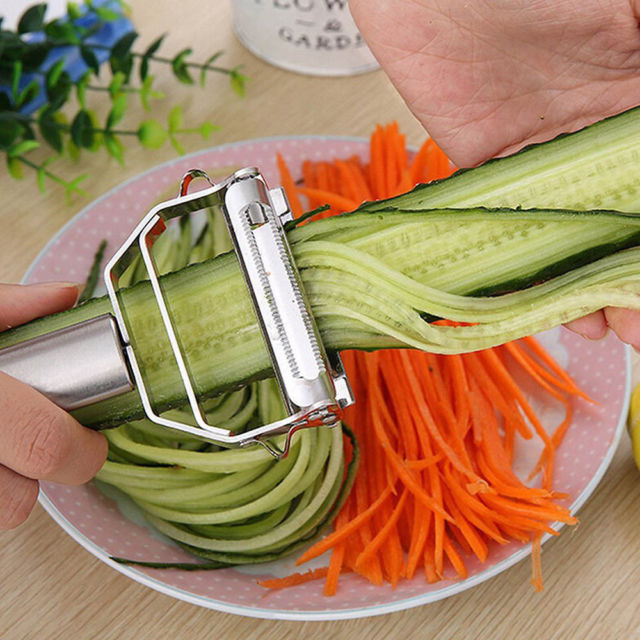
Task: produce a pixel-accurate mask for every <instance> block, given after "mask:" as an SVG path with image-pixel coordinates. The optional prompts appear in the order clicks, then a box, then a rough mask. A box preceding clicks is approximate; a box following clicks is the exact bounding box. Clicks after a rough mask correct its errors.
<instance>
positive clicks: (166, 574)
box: [25, 136, 630, 620]
mask: <svg viewBox="0 0 640 640" xmlns="http://www.w3.org/2000/svg"><path fill="white" fill-rule="evenodd" d="M277 151H280V152H281V153H282V154H283V155H284V157H285V158H286V159H287V161H288V163H289V166H290V167H291V168H292V170H293V171H299V168H300V167H301V164H302V160H303V159H306V158H312V159H328V158H334V157H347V156H350V155H353V154H359V155H361V156H362V157H365V156H366V155H367V153H368V144H367V142H366V141H364V140H359V139H353V138H327V137H310V136H309V137H290V138H289V137H288V138H277V139H275V138H274V139H262V140H254V141H248V142H241V143H235V144H229V145H224V146H220V147H216V148H213V149H209V150H206V151H201V152H198V153H195V154H192V155H190V156H185V157H181V158H178V159H176V160H174V161H171V162H169V163H167V164H164V165H162V166H159V167H157V168H155V169H152V170H150V171H148V172H146V173H144V174H143V175H141V176H138V177H136V178H134V179H132V180H129V181H128V182H126V183H124V184H122V185H121V186H119V187H117V188H115V189H113V190H112V191H110V192H109V193H107V194H106V195H104V196H102V197H101V198H99V199H98V200H96V201H95V202H94V203H92V204H90V205H89V206H88V207H86V208H85V209H84V210H83V211H81V212H80V213H79V214H78V215H77V216H76V217H75V218H73V220H71V222H69V224H67V225H66V226H65V227H64V228H63V229H62V230H61V231H60V232H59V233H58V234H57V235H56V236H55V237H54V238H53V239H52V240H51V241H50V242H49V243H48V244H47V246H46V247H45V248H44V249H43V251H42V252H41V254H40V255H39V257H38V258H37V259H36V261H35V262H34V264H33V265H32V266H31V268H30V269H29V271H28V273H27V275H26V276H25V281H28V282H38V281H44V280H72V281H83V280H84V278H85V277H86V274H87V271H88V269H89V266H90V264H91V261H92V258H93V256H94V253H95V250H96V248H97V246H98V244H99V242H100V240H102V239H103V238H106V239H107V241H108V243H109V246H108V249H107V254H108V255H107V256H105V257H106V258H107V257H109V255H111V254H112V253H113V252H114V251H115V250H116V249H117V247H118V246H119V245H120V243H121V242H122V241H123V240H124V239H125V238H126V236H127V235H128V234H129V233H130V231H131V230H132V229H133V227H134V226H135V224H136V223H137V222H138V220H139V219H140V218H141V217H142V216H143V215H144V214H145V213H146V212H147V211H148V210H149V209H150V208H151V207H152V206H153V205H154V204H156V203H157V202H159V201H161V200H164V199H167V198H168V197H173V196H174V194H176V193H177V186H178V183H179V180H180V177H181V176H182V174H183V173H185V172H186V171H187V170H188V169H191V168H194V167H198V168H202V169H204V170H205V171H207V172H209V174H210V175H211V176H212V177H214V178H221V177H223V176H226V175H228V174H229V173H231V172H233V171H234V170H235V169H237V168H240V167H242V166H247V165H250V166H258V167H259V168H260V169H261V171H262V172H263V173H264V175H265V177H266V178H267V180H268V181H269V183H270V184H271V185H272V186H273V185H276V184H277V183H278V173H277V167H276V163H275V154H276V152H277ZM539 339H540V340H541V341H542V342H543V344H544V345H545V346H546V348H547V349H548V350H549V351H550V352H551V353H552V354H553V355H554V357H555V358H556V359H557V360H558V361H559V362H560V364H561V365H562V366H564V367H565V369H566V370H567V371H568V372H569V373H570V374H571V375H572V376H573V377H574V378H575V380H576V381H577V383H578V384H579V385H580V386H581V387H582V389H584V390H585V391H586V392H587V393H588V394H589V395H590V396H592V397H593V398H594V399H596V400H597V401H598V402H599V405H598V406H594V405H588V404H587V403H584V402H577V403H576V406H575V407H574V417H573V423H572V425H571V427H570V429H569V431H568V433H567V435H566V437H565V440H564V442H563V443H562V445H561V447H560V449H559V451H558V454H557V456H558V457H557V467H556V472H555V480H556V486H557V488H558V490H560V491H564V492H567V493H568V494H569V496H570V498H569V500H568V504H570V505H571V508H572V511H573V512H576V511H577V510H578V509H579V508H580V506H581V505H582V504H584V502H585V501H586V500H587V498H588V497H589V496H590V495H591V493H592V492H593V491H594V489H595V488H596V486H597V485H598V483H599V481H600V479H601V478H602V476H603V474H604V472H605V470H606V469H607V467H608V465H609V463H610V461H611V458H612V456H613V453H614V450H615V448H616V445H617V443H618V440H619V438H620V436H621V433H622V431H623V425H624V419H625V416H626V411H627V406H628V401H629V389H630V358H629V352H628V349H627V348H626V347H625V346H624V345H622V344H621V343H620V342H618V341H617V340H616V339H615V338H614V337H608V338H606V339H604V340H602V341H599V342H587V341H585V340H583V339H582V338H580V337H579V336H576V335H574V334H572V333H570V332H569V331H566V330H564V329H558V330H555V331H551V332H548V333H545V334H543V335H541V336H539ZM536 409H537V411H538V414H539V415H540V416H541V418H542V420H543V422H544V423H545V425H547V424H548V425H555V424H557V423H558V422H560V420H561V419H562V413H561V412H560V410H559V409H558V408H557V407H555V406H554V407H551V406H546V405H544V404H540V405H539V406H537V407H536ZM539 452H540V451H539V449H536V448H535V447H534V446H530V445H529V444H527V446H523V445H522V443H521V446H519V447H517V449H516V462H517V467H518V469H519V470H521V471H522V472H523V473H526V471H527V470H530V469H531V468H532V465H533V464H534V462H535V460H536V459H537V456H538V454H539ZM40 502H41V504H42V505H43V506H44V508H45V509H46V510H47V511H48V512H49V514H50V515H51V516H52V517H53V518H54V520H56V522H58V524H59V525H60V526H61V527H62V528H63V529H64V530H65V531H67V533H69V534H70V535H71V536H72V537H73V538H74V539H75V540H76V541H77V542H79V543H80V544H81V545H82V546H83V547H85V548H86V549H87V550H88V551H90V552H91V553H93V554H94V555H95V556H97V557H98V558H100V559H101V560H102V561H103V562H105V563H106V564H108V565H110V566H112V567H113V568H114V569H116V570H118V571H120V572H122V573H124V574H125V575H127V576H129V577H130V578H132V579H134V580H137V581H138V582H141V583H142V584H145V585H147V586H149V587H151V588H153V589H156V590H158V591H161V592H163V593H165V594H168V595H171V596H173V597H175V598H179V599H182V600H186V601H188V602H191V603H194V604H197V605H200V606H203V607H208V608H210V609H215V610H219V611H225V612H229V613H235V614H239V615H244V616H254V617H261V618H272V619H290V620H329V619H347V618H357V617H365V616H372V615H379V614H384V613H389V612H393V611H399V610H401V609H407V608H410V607H415V606H419V605H424V604H427V603H429V602H434V601H436V600H439V599H442V598H446V597H448V596H451V595H453V594H456V593H458V592H460V591H463V590H465V589H468V588H470V587H473V586H475V585H477V584H479V583H481V582H483V581H484V580H487V579H488V578H490V577H492V576H494V575H496V574H498V573H500V572H502V571H504V570H505V569H507V568H508V567H510V566H512V565H513V564H515V563H516V562H519V561H520V560H522V559H524V558H526V557H527V556H528V555H529V553H530V547H529V545H523V544H520V543H515V542H514V543H510V544H507V545H502V546H498V545H496V546H495V547H494V548H492V549H491V553H490V556H489V560H488V561H487V562H485V563H484V564H481V563H480V562H478V561H477V560H474V559H472V558H469V559H468V561H467V567H468V570H469V577H468V578H467V579H465V580H462V581H460V580H456V579H454V578H453V576H451V577H448V578H447V579H445V580H443V581H441V582H439V583H437V584H427V583H426V582H425V580H424V578H423V577H422V576H418V577H416V578H414V579H412V580H407V581H404V582H402V583H401V584H400V585H398V586H397V587H396V588H395V589H393V590H392V589H391V588H390V587H388V586H383V587H375V586H372V585H370V584H368V583H367V582H366V581H365V580H364V579H361V578H360V577H359V576H356V575H352V574H347V575H345V576H343V577H342V578H341V582H340V587H339V591H338V594H337V595H336V596H335V597H332V598H326V597H324V596H323V595H322V583H321V581H314V582H310V583H307V584H304V585H300V586H297V587H294V588H290V589H286V590H282V591H276V592H266V591H265V589H263V588H262V587H260V586H259V585H258V584H257V580H258V579H259V578H266V577H273V576H284V575H287V574H289V573H292V572H294V571H296V568H295V558H288V559H284V560H280V561H278V562H274V563H271V564H268V565H258V566H254V567H251V568H242V569H233V568H230V569H219V570H215V571H203V572H187V571H177V570H166V569H165V570H154V569H142V568H136V567H129V566H124V565H120V564H117V563H115V562H113V561H112V560H111V559H110V556H124V557H128V558H132V559H140V560H151V561H165V562H173V561H183V562H184V561H187V562H188V561H190V560H192V559H191V558H190V557H188V556H187V554H186V553H184V552H183V551H181V550H180V549H178V548H176V547H175V546H173V545H171V544H170V543H168V542H167V541H166V540H165V539H163V538H162V537H161V536H159V535H158V534H156V533H155V532H153V531H152V530H151V529H150V528H149V527H148V526H147V525H146V524H145V522H144V520H143V519H142V518H141V517H140V516H139V514H138V513H137V512H136V511H135V509H133V508H132V506H131V505H129V504H128V503H127V502H126V501H123V500H122V499H117V500H116V499H112V498H111V497H108V496H107V495H105V493H104V492H102V491H101V490H99V489H98V488H97V487H96V486H95V485H94V484H88V485H85V486H82V487H65V486H61V485H56V484H53V483H43V487H42V491H41V495H40ZM324 564H326V558H320V559H318V561H317V562H316V563H315V565H313V564H312V565H311V566H312V567H313V566H322V565H324Z"/></svg>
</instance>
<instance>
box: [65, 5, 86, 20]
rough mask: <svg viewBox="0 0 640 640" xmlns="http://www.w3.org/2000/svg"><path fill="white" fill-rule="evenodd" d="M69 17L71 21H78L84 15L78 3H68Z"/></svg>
mask: <svg viewBox="0 0 640 640" xmlns="http://www.w3.org/2000/svg"><path fill="white" fill-rule="evenodd" d="M67 15H68V16H69V18H70V19H71V20H78V19H80V18H82V15H83V14H82V11H81V9H80V7H79V6H78V4H77V3H75V2H67Z"/></svg>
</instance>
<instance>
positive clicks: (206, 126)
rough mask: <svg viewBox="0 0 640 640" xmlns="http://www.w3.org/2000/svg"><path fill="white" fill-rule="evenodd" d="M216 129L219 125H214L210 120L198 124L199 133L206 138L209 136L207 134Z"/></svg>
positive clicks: (209, 134)
mask: <svg viewBox="0 0 640 640" xmlns="http://www.w3.org/2000/svg"><path fill="white" fill-rule="evenodd" d="M218 129H220V127H218V126H216V125H215V124H212V123H211V122H203V123H202V124H201V125H200V129H199V131H200V135H201V136H202V137H203V138H204V139H205V140H207V139H208V138H209V136H211V134H212V133H213V132H214V131H218Z"/></svg>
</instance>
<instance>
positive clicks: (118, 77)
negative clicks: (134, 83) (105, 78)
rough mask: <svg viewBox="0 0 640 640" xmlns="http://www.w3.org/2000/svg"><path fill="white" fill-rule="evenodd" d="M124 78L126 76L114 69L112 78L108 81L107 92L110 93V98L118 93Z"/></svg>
mask: <svg viewBox="0 0 640 640" xmlns="http://www.w3.org/2000/svg"><path fill="white" fill-rule="evenodd" d="M126 79H127V77H126V76H125V74H124V73H122V72H121V71H116V72H115V73H114V74H113V78H112V79H111V82H110V83H109V93H110V94H111V98H112V99H113V98H115V97H116V96H117V95H118V93H120V90H121V89H122V85H123V84H124V82H125V80H126Z"/></svg>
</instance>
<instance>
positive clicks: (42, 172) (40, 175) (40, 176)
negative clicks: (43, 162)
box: [36, 167, 47, 193]
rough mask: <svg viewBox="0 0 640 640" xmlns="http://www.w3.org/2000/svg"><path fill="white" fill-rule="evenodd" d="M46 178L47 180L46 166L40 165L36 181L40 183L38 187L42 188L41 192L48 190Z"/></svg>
mask: <svg viewBox="0 0 640 640" xmlns="http://www.w3.org/2000/svg"><path fill="white" fill-rule="evenodd" d="M46 180H47V172H46V170H45V168H44V167H38V170H37V172H36V181H37V183H38V189H39V190H40V193H46V192H47V186H46Z"/></svg>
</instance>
